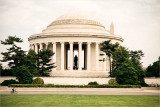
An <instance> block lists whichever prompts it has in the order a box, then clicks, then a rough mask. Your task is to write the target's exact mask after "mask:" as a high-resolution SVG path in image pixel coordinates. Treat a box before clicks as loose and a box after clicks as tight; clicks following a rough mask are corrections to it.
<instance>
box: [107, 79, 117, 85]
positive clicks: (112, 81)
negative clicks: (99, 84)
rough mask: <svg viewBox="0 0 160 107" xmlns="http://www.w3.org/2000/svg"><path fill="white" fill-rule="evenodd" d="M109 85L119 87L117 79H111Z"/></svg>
mask: <svg viewBox="0 0 160 107" xmlns="http://www.w3.org/2000/svg"><path fill="white" fill-rule="evenodd" d="M108 84H109V85H118V83H117V81H116V80H115V79H110V80H109V81H108Z"/></svg>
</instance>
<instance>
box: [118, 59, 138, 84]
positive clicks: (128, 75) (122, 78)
mask: <svg viewBox="0 0 160 107" xmlns="http://www.w3.org/2000/svg"><path fill="white" fill-rule="evenodd" d="M115 76H116V81H117V82H118V83H119V84H131V85H136V84H138V76H137V74H136V69H134V67H132V64H131V62H130V61H128V62H124V63H122V64H121V65H120V66H119V67H118V68H117V69H116V72H115Z"/></svg>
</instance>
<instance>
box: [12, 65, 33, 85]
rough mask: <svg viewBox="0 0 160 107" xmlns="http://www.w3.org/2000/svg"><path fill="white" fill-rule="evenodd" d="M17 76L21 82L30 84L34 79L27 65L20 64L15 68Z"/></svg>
mask: <svg viewBox="0 0 160 107" xmlns="http://www.w3.org/2000/svg"><path fill="white" fill-rule="evenodd" d="M15 76H16V78H17V79H18V81H19V83H21V84H29V83H32V81H33V75H32V74H31V73H30V71H29V69H28V67H27V66H24V65H22V66H18V67H16V68H15Z"/></svg>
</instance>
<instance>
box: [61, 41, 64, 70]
mask: <svg viewBox="0 0 160 107" xmlns="http://www.w3.org/2000/svg"><path fill="white" fill-rule="evenodd" d="M61 70H62V71H63V70H64V42H61Z"/></svg>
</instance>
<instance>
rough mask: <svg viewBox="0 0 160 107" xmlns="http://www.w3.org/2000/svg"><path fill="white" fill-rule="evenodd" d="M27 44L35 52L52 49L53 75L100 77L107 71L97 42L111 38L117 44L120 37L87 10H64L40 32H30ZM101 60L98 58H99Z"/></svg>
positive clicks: (106, 59)
mask: <svg viewBox="0 0 160 107" xmlns="http://www.w3.org/2000/svg"><path fill="white" fill-rule="evenodd" d="M28 40H29V43H30V48H31V49H33V50H35V52H36V53H38V52H39V51H40V50H42V49H46V48H47V47H48V46H49V49H51V50H53V52H54V53H55V54H54V55H53V57H52V62H54V63H55V66H56V68H53V70H52V72H51V73H50V75H51V76H53V77H82V78H83V77H84V78H85V77H87V78H88V77H90V78H103V77H108V75H109V59H108V57H107V56H106V55H102V54H104V53H103V52H102V51H100V43H102V42H103V41H107V40H111V42H112V43H116V42H118V43H119V44H121V43H122V42H123V39H122V38H121V37H120V36H117V35H115V34H114V25H113V23H111V25H110V29H109V30H107V29H105V27H104V26H103V25H102V24H101V23H100V22H99V21H97V20H95V18H94V17H91V16H90V15H87V14H77V13H76V14H75V13H69V14H64V15H62V16H60V17H59V18H57V20H55V21H53V22H52V23H51V24H50V25H48V26H47V28H46V29H44V30H43V31H42V33H39V34H34V35H31V36H30V37H29V38H28ZM100 60H102V61H100Z"/></svg>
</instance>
